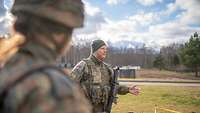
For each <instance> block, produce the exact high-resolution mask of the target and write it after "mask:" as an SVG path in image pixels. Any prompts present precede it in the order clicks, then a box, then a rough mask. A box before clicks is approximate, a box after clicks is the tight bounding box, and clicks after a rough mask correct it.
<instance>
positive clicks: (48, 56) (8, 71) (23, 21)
mask: <svg viewBox="0 0 200 113" xmlns="http://www.w3.org/2000/svg"><path fill="white" fill-rule="evenodd" d="M12 13H13V15H14V16H16V21H15V23H14V29H15V30H16V31H17V32H19V33H21V34H22V35H23V36H24V39H25V40H26V41H25V43H23V45H20V49H19V52H18V53H17V54H16V55H14V57H12V58H11V59H10V60H9V61H8V62H7V64H6V65H5V67H4V68H3V69H2V70H1V72H0V113H90V107H89V103H88V102H87V101H86V99H85V98H84V96H83V95H82V93H81V92H80V91H79V88H78V87H77V85H76V84H75V83H73V82H72V81H71V80H70V79H69V78H68V77H67V76H66V75H65V73H64V72H62V71H61V70H60V69H58V68H56V67H54V66H52V64H53V63H54V61H55V60H56V58H57V57H58V56H59V55H61V54H63V53H64V51H65V48H66V47H67V45H68V43H69V41H70V40H71V35H72V32H73V28H76V27H81V26H82V24H83V4H82V2H81V1H80V0H15V3H14V5H13V8H12ZM74 107H76V108H74Z"/></svg>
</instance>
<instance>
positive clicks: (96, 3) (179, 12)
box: [0, 0, 200, 48]
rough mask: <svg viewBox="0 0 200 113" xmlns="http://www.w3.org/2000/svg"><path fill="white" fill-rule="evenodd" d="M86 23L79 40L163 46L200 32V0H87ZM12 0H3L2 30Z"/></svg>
mask: <svg viewBox="0 0 200 113" xmlns="http://www.w3.org/2000/svg"><path fill="white" fill-rule="evenodd" d="M84 3H85V10H86V12H85V13H86V20H85V27H84V28H83V29H80V30H76V32H75V33H74V37H75V41H76V40H83V41H84V40H93V39H96V38H101V39H103V40H105V41H110V42H112V43H115V44H120V43H122V42H126V43H125V44H126V46H129V47H134V46H135V45H138V44H146V46H147V47H156V48H157V47H161V46H166V45H168V44H170V43H174V42H175V43H180V42H184V41H187V40H188V39H189V37H190V35H191V34H193V33H194V32H198V33H200V0H84ZM11 5H12V0H4V1H3V0H0V33H1V34H3V33H5V32H8V31H9V27H10V25H11V22H10V20H11V18H12V17H11V15H10V14H9V13H8V12H9V9H10V7H11Z"/></svg>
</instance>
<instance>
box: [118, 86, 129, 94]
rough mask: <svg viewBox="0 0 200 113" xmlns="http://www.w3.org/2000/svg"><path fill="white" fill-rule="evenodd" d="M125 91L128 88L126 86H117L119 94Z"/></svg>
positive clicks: (125, 92) (127, 90)
mask: <svg viewBox="0 0 200 113" xmlns="http://www.w3.org/2000/svg"><path fill="white" fill-rule="evenodd" d="M127 93H129V88H128V87H127V86H122V85H119V86H118V94H119V95H126V94H127Z"/></svg>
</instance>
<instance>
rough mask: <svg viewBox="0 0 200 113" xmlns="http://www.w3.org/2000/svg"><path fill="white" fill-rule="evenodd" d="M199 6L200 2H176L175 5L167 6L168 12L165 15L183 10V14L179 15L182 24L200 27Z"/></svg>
mask: <svg viewBox="0 0 200 113" xmlns="http://www.w3.org/2000/svg"><path fill="white" fill-rule="evenodd" d="M199 6H200V1H199V0H190V1H188V0H176V1H175V3H171V4H169V5H168V6H167V10H166V11H165V12H164V13H165V14H167V15H170V14H172V13H173V12H175V11H177V10H183V11H182V13H180V14H179V15H177V17H178V19H179V21H180V22H181V23H184V24H199V25H200V12H199V11H200V7H199Z"/></svg>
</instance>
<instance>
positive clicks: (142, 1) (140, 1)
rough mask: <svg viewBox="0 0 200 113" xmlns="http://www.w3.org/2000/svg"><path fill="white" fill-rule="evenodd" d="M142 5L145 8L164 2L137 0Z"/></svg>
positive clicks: (160, 0) (158, 0) (159, 0)
mask: <svg viewBox="0 0 200 113" xmlns="http://www.w3.org/2000/svg"><path fill="white" fill-rule="evenodd" d="M137 1H138V2H139V3H140V4H142V5H144V6H150V5H154V4H155V3H158V2H162V1H163V0H137Z"/></svg>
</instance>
